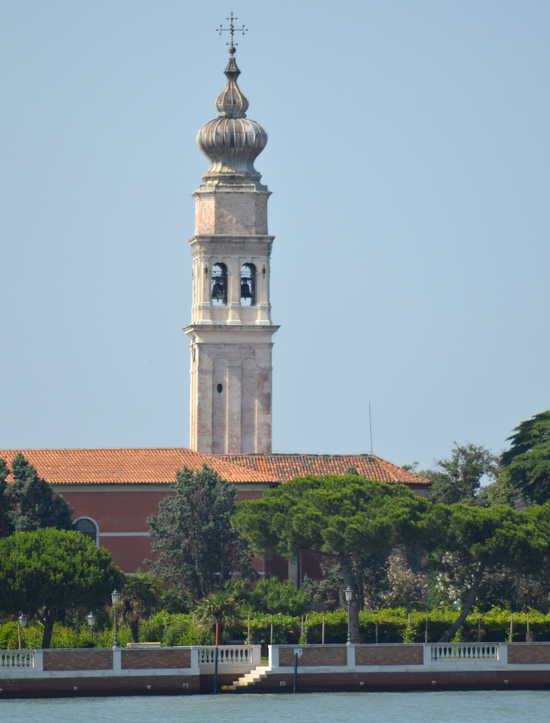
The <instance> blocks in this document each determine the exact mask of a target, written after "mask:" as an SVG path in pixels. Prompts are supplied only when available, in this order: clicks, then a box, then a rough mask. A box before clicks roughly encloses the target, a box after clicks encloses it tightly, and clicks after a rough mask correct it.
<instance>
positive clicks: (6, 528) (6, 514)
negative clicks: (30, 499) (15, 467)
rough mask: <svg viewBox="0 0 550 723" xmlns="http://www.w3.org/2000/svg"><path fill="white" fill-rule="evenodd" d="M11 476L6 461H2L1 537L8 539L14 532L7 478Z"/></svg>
mask: <svg viewBox="0 0 550 723" xmlns="http://www.w3.org/2000/svg"><path fill="white" fill-rule="evenodd" d="M8 474H9V469H8V465H7V464H6V461H5V460H3V459H0V537H6V535H9V534H11V533H12V532H13V524H12V518H11V508H12V501H11V498H10V496H9V495H8V485H7V482H6V480H7V478H8Z"/></svg>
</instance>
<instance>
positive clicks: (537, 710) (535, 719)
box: [0, 691, 550, 723]
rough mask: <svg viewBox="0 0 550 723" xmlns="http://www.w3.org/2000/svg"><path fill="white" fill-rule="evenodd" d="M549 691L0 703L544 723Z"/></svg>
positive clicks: (141, 715)
mask: <svg viewBox="0 0 550 723" xmlns="http://www.w3.org/2000/svg"><path fill="white" fill-rule="evenodd" d="M549 720H550V691H500V692H496V691H481V692H478V691H476V692H459V693H454V692H452V693H445V692H439V693H311V694H301V695H300V694H298V695H289V694H280V695H268V694H264V695H218V696H213V695H202V696H201V695H193V696H154V697H151V698H146V697H143V696H134V697H121V698H56V699H49V700H4V701H0V721H1V722H2V723H42V722H44V723H77V722H78V723H111V722H112V723H233V721H235V722H237V721H238V722H239V723H317V722H318V721H327V722H330V723H339V722H340V721H342V723H343V722H344V721H345V722H346V723H349V722H350V721H361V723H417V722H418V723H420V722H422V723H426V721H429V722H430V723H470V722H474V723H518V721H521V723H548V721H549Z"/></svg>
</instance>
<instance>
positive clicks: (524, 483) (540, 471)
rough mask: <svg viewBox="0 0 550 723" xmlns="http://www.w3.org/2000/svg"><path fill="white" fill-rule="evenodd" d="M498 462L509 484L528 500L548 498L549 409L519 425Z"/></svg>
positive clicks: (542, 500)
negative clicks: (508, 446)
mask: <svg viewBox="0 0 550 723" xmlns="http://www.w3.org/2000/svg"><path fill="white" fill-rule="evenodd" d="M509 441H510V449H508V450H507V451H506V452H504V453H503V455H502V457H501V463H502V465H503V468H504V473H505V475H506V478H507V479H508V481H509V483H510V485H511V486H512V487H513V488H514V489H515V490H517V491H518V492H519V493H520V494H521V495H522V496H523V497H524V498H525V499H527V500H529V501H530V502H534V503H537V504H541V503H543V502H546V501H548V500H550V410H547V411H545V412H541V413H540V414H536V415H535V416H534V417H531V419H528V420H526V421H525V422H522V423H521V424H519V425H518V426H517V427H516V428H515V430H514V434H513V435H512V436H511V437H509Z"/></svg>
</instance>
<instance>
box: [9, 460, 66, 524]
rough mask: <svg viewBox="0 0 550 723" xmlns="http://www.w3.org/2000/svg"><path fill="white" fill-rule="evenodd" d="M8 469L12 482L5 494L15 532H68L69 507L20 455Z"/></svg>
mask: <svg viewBox="0 0 550 723" xmlns="http://www.w3.org/2000/svg"><path fill="white" fill-rule="evenodd" d="M11 467H12V470H11V471H12V474H13V478H14V482H13V484H12V485H11V486H10V488H9V492H8V494H9V496H10V499H11V506H12V518H13V527H14V528H15V530H16V531H25V532H29V531H31V530H37V529H39V528H41V527H56V528H58V529H60V530H70V529H71V527H72V515H71V509H70V507H69V505H68V504H67V503H66V502H65V500H64V499H63V498H62V497H61V496H60V495H56V494H55V493H54V491H53V489H52V488H51V486H50V485H49V484H48V483H47V482H46V481H45V480H43V479H42V478H41V477H39V476H38V473H37V471H36V469H35V468H34V467H33V466H32V464H30V462H28V460H27V459H25V457H24V456H23V455H22V454H17V455H16V456H15V457H14V459H13V462H12V465H11Z"/></svg>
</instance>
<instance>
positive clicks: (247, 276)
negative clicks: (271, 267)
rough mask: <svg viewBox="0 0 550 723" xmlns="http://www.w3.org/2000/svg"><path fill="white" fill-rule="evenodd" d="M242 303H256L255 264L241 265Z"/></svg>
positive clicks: (245, 304) (246, 304)
mask: <svg viewBox="0 0 550 723" xmlns="http://www.w3.org/2000/svg"><path fill="white" fill-rule="evenodd" d="M241 305H242V306H255V305H256V267H255V266H254V264H243V265H242V266H241Z"/></svg>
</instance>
